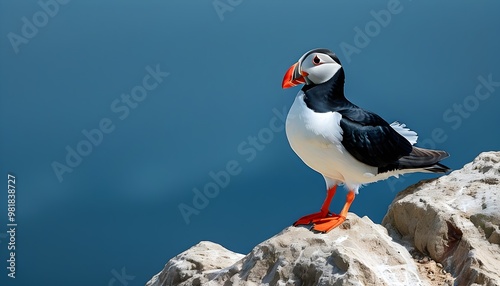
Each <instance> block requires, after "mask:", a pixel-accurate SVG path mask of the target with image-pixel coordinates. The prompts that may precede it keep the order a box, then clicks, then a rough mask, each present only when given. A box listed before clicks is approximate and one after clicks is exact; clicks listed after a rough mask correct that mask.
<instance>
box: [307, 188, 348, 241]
mask: <svg viewBox="0 0 500 286" xmlns="http://www.w3.org/2000/svg"><path fill="white" fill-rule="evenodd" d="M354 197H355V193H354V192H353V191H349V193H347V197H346V202H345V205H344V208H342V211H341V212H340V214H338V215H332V216H329V217H326V218H322V219H317V220H313V223H314V225H313V229H314V230H316V231H319V232H323V233H325V232H329V231H330V230H332V229H334V228H336V227H337V226H339V225H341V224H342V223H343V222H344V221H345V219H346V217H347V212H349V208H350V207H351V204H352V202H353V201H354Z"/></svg>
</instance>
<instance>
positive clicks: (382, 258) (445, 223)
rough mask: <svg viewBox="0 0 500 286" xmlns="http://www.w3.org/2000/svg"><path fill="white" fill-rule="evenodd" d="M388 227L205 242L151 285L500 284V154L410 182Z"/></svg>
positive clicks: (351, 226)
mask: <svg viewBox="0 0 500 286" xmlns="http://www.w3.org/2000/svg"><path fill="white" fill-rule="evenodd" d="M382 224H383V226H385V228H384V227H383V226H382V225H378V224H374V223H373V222H372V221H371V220H370V219H369V218H367V217H363V218H359V217H358V216H356V215H355V214H352V213H349V214H348V217H347V220H346V222H345V223H344V224H342V225H341V226H340V227H338V228H336V229H333V230H332V231H330V232H329V233H327V234H318V233H314V232H311V231H309V230H308V229H307V228H304V227H289V228H286V229H285V230H283V231H282V232H280V233H279V234H277V235H275V236H274V237H272V238H270V239H268V240H266V241H264V242H262V243H260V244H258V245H257V246H255V247H254V248H253V250H252V251H251V252H250V253H249V254H248V255H246V256H244V255H242V254H237V253H234V252H231V251H229V250H227V249H225V248H224V247H222V246H220V245H218V244H215V243H212V242H201V243H199V244H197V245H195V246H193V247H192V248H190V249H188V250H187V251H185V252H183V253H181V254H179V255H177V256H176V257H174V258H172V259H171V260H170V261H168V263H167V264H166V265H165V267H164V269H163V270H162V271H161V272H160V273H158V274H157V275H155V276H154V277H153V278H152V279H151V280H150V281H149V282H148V283H147V284H146V285H147V286H165V285H208V286H211V285H214V286H215V285H223V286H230V285H286V286H288V285H290V286H291V285H412V286H413V285H436V286H437V285H450V286H451V285H460V286H461V285H488V286H493V285H500V228H499V224H500V152H488V153H482V154H480V155H479V156H478V157H477V158H476V159H475V160H474V161H473V162H472V163H469V164H467V165H465V166H464V168H463V169H461V170H457V171H454V172H452V173H451V174H449V175H445V176H442V177H440V178H438V179H432V180H426V181H422V182H419V183H417V184H415V185H413V186H410V187H408V188H407V189H406V190H404V191H403V192H401V193H400V194H398V195H397V197H396V198H395V199H394V201H393V202H392V204H391V205H390V207H389V210H388V213H387V215H386V216H385V217H384V219H383V222H382Z"/></svg>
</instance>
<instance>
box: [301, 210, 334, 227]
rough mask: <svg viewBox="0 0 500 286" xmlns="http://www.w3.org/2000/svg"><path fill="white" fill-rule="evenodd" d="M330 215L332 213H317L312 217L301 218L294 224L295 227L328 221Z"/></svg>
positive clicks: (311, 215)
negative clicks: (323, 220)
mask: <svg viewBox="0 0 500 286" xmlns="http://www.w3.org/2000/svg"><path fill="white" fill-rule="evenodd" d="M330 215H331V213H329V212H317V213H313V214H310V215H306V216H303V217H301V218H299V219H298V220H297V221H296V222H294V223H293V226H298V225H303V224H310V223H314V222H315V221H319V220H322V219H327V218H328V217H329V216H330Z"/></svg>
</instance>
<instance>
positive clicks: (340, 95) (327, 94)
mask: <svg viewBox="0 0 500 286" xmlns="http://www.w3.org/2000/svg"><path fill="white" fill-rule="evenodd" d="M344 81H345V75H344V69H343V68H340V69H339V70H338V71H337V73H336V74H335V75H334V76H333V77H332V78H331V79H329V80H328V81H326V82H324V83H322V84H317V85H304V87H303V88H302V91H303V92H304V94H305V96H304V101H305V103H306V105H307V107H309V108H310V109H312V110H314V111H315V112H320V113H323V112H330V111H336V110H339V109H342V108H346V107H348V106H350V105H352V103H350V102H349V101H348V100H347V99H346V98H345V96H344Z"/></svg>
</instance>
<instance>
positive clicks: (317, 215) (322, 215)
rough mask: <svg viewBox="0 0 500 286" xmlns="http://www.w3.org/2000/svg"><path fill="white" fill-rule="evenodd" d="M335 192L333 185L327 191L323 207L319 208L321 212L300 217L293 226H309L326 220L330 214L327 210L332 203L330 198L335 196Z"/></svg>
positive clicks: (335, 188)
mask: <svg viewBox="0 0 500 286" xmlns="http://www.w3.org/2000/svg"><path fill="white" fill-rule="evenodd" d="M336 190H337V185H334V186H333V187H331V188H330V189H328V191H327V192H326V198H325V201H324V202H323V205H322V206H321V210H320V211H319V212H317V213H313V214H310V215H306V216H304V217H301V218H299V219H298V220H297V221H296V222H294V223H293V225H294V226H297V225H301V224H310V223H311V222H314V221H315V220H318V219H323V218H327V217H328V215H329V212H330V211H329V210H328V208H329V207H330V202H331V201H332V198H333V196H334V195H335V191H336Z"/></svg>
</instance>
